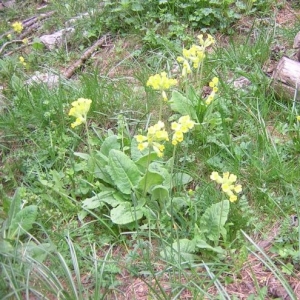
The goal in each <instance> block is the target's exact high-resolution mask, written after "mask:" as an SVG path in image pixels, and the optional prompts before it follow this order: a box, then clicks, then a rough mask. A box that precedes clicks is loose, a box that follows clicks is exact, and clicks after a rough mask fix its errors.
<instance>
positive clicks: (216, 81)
mask: <svg viewBox="0 0 300 300" xmlns="http://www.w3.org/2000/svg"><path fill="white" fill-rule="evenodd" d="M218 84H219V78H218V77H214V78H213V79H212V80H211V82H210V83H209V86H210V87H211V88H212V91H211V93H210V95H209V96H208V97H207V98H206V100H205V104H206V105H209V104H211V102H212V101H213V100H214V98H215V96H216V92H217V91H218Z"/></svg>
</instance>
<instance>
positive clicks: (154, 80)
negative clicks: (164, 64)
mask: <svg viewBox="0 0 300 300" xmlns="http://www.w3.org/2000/svg"><path fill="white" fill-rule="evenodd" d="M176 84H177V80H176V79H172V78H168V77H167V73H166V72H161V73H160V74H156V75H153V76H150V77H149V79H148V81H147V86H150V87H152V88H153V89H154V90H160V91H162V98H163V100H164V101H168V97H167V94H166V92H165V91H166V90H168V89H170V88H171V87H172V86H174V85H176Z"/></svg>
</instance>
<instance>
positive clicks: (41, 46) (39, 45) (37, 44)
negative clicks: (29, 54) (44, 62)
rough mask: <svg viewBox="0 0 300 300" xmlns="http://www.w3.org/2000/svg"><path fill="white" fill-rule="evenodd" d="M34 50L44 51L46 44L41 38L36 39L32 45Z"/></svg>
mask: <svg viewBox="0 0 300 300" xmlns="http://www.w3.org/2000/svg"><path fill="white" fill-rule="evenodd" d="M32 48H33V49H34V50H42V49H44V44H43V43H42V42H41V40H40V39H39V38H34V39H33V43H32Z"/></svg>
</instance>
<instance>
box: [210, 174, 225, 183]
mask: <svg viewBox="0 0 300 300" xmlns="http://www.w3.org/2000/svg"><path fill="white" fill-rule="evenodd" d="M210 179H211V180H213V181H216V182H217V183H218V184H221V183H222V177H221V176H220V175H219V173H218V172H212V173H211V175H210Z"/></svg>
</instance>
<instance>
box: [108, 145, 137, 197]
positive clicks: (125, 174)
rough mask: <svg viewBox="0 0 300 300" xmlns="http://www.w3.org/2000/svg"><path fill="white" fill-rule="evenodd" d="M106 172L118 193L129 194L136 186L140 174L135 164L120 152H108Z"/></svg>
mask: <svg viewBox="0 0 300 300" xmlns="http://www.w3.org/2000/svg"><path fill="white" fill-rule="evenodd" d="M107 170H108V172H109V174H110V176H111V178H112V179H113V181H114V184H115V185H116V186H117V187H118V189H119V190H120V192H122V193H124V194H130V193H131V191H132V190H133V189H134V188H135V187H136V185H137V184H138V182H139V180H140V178H141V174H140V172H139V170H138V167H137V166H136V164H135V163H134V162H133V161H132V160H131V159H130V158H129V157H128V156H127V155H126V154H124V153H123V152H122V151H119V150H114V149H113V150H111V151H110V152H109V165H108V166H107Z"/></svg>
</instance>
